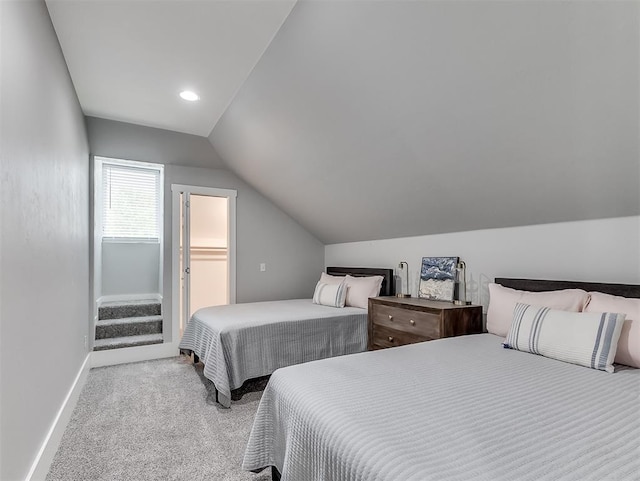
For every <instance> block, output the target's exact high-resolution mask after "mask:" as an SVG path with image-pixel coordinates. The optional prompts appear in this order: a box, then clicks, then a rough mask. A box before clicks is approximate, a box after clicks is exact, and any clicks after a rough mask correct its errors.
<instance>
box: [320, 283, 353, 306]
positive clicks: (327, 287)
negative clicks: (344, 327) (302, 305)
mask: <svg viewBox="0 0 640 481" xmlns="http://www.w3.org/2000/svg"><path fill="white" fill-rule="evenodd" d="M346 298H347V285H346V284H345V283H344V282H341V283H340V284H325V283H324V282H322V281H319V282H318V283H317V284H316V290H315V292H314V293H313V303H314V304H320V305H323V306H330V307H344V302H345V300H346Z"/></svg>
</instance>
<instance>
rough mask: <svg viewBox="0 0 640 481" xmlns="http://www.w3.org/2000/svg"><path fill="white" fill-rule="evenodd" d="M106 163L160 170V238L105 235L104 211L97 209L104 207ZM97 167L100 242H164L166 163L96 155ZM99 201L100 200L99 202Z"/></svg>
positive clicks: (97, 215)
mask: <svg viewBox="0 0 640 481" xmlns="http://www.w3.org/2000/svg"><path fill="white" fill-rule="evenodd" d="M104 164H110V165H121V166H123V167H133V168H137V169H146V170H157V171H158V172H159V178H158V185H159V189H158V202H159V204H160V205H159V208H158V219H157V223H158V238H157V239H155V238H148V237H106V236H104V235H103V227H104V226H103V222H102V221H103V218H102V216H103V212H102V211H100V212H99V213H98V211H97V209H98V208H99V209H102V208H103V206H102V201H103V198H102V173H103V172H104ZM95 169H96V178H95V182H96V184H95V186H96V194H95V196H96V204H95V205H96V208H97V209H96V212H95V213H96V219H98V217H99V221H100V222H99V225H98V224H96V227H97V228H99V229H100V230H99V231H98V232H99V234H100V242H101V243H104V242H106V243H109V242H113V243H132V244H162V236H163V220H164V165H162V164H154V163H151V162H139V161H135V160H123V159H113V158H109V157H95ZM98 201H99V202H98Z"/></svg>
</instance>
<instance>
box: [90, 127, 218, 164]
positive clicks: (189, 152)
mask: <svg viewBox="0 0 640 481" xmlns="http://www.w3.org/2000/svg"><path fill="white" fill-rule="evenodd" d="M86 122H87V130H88V134H89V144H90V145H91V151H92V152H93V153H94V154H95V155H102V156H104V157H113V158H116V159H124V160H142V159H145V160H146V161H147V162H154V163H157V164H176V165H190V166H192V167H207V168H212V169H216V168H226V166H225V165H224V163H223V162H222V159H220V157H218V156H217V155H216V154H215V152H213V149H212V148H211V144H210V143H209V141H208V140H207V139H206V138H204V137H199V136H197V135H190V134H184V133H180V132H173V131H171V130H163V129H155V128H152V127H144V126H142V125H136V124H129V123H126V122H115V121H113V120H106V119H100V118H96V117H86ZM114 139H117V142H114ZM98 152H109V154H98ZM212 152H213V153H212ZM151 159H153V160H151Z"/></svg>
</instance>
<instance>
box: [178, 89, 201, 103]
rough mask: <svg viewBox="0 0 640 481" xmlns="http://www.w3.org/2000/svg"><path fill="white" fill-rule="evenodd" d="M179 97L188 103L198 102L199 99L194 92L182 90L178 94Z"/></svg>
mask: <svg viewBox="0 0 640 481" xmlns="http://www.w3.org/2000/svg"><path fill="white" fill-rule="evenodd" d="M180 97H182V98H183V99H185V100H188V101H189V102H195V101H196V100H200V97H199V96H198V94H197V93H195V92H192V91H191V90H183V91H182V92H180Z"/></svg>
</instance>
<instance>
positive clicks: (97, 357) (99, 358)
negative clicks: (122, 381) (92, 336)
mask: <svg viewBox="0 0 640 481" xmlns="http://www.w3.org/2000/svg"><path fill="white" fill-rule="evenodd" d="M179 353H180V350H179V348H178V343H175V342H165V343H162V344H151V345H148V346H136V347H123V348H121V349H107V350H104V351H93V352H92V353H91V367H102V366H115V365H116V364H125V363H127V362H139V361H151V360H153V359H162V358H165V357H174V356H177V355H179Z"/></svg>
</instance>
